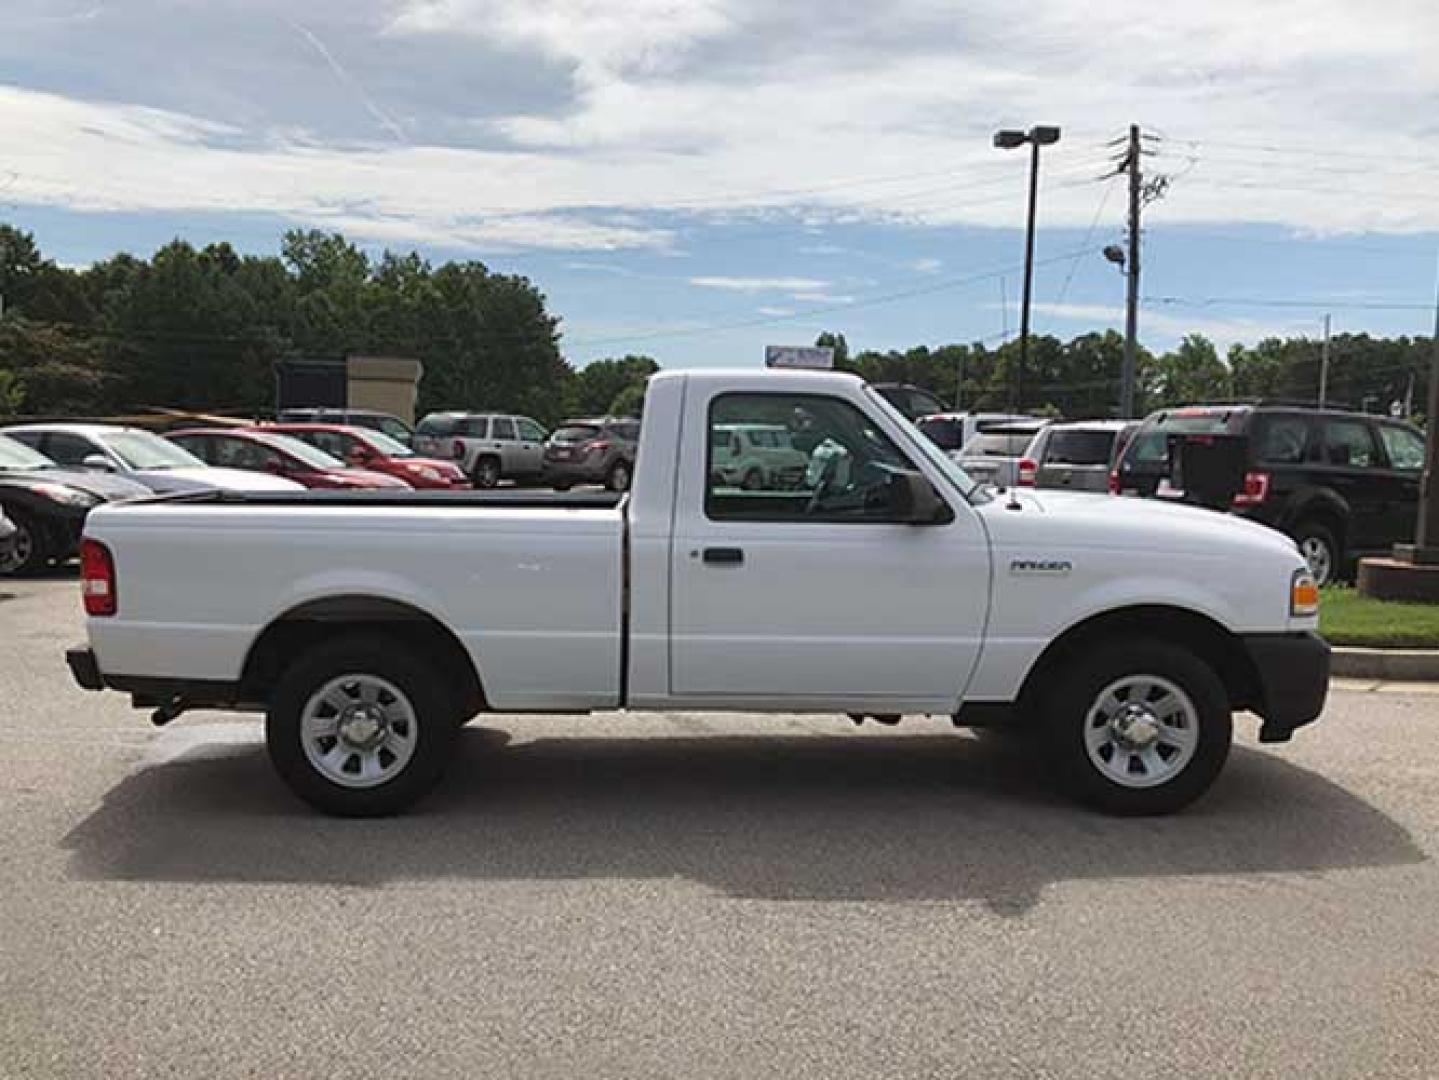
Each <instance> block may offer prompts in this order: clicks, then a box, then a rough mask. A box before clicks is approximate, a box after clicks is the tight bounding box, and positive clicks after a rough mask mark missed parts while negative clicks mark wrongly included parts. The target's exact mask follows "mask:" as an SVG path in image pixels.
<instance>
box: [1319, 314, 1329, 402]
mask: <svg viewBox="0 0 1439 1080" xmlns="http://www.w3.org/2000/svg"><path fill="white" fill-rule="evenodd" d="M1328 397H1329V316H1328V315H1325V316H1324V350H1323V352H1321V353H1320V354H1319V407H1320V408H1321V409H1322V408H1324V402H1325V401H1326V400H1328Z"/></svg>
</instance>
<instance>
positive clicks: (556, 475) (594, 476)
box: [543, 457, 613, 483]
mask: <svg viewBox="0 0 1439 1080" xmlns="http://www.w3.org/2000/svg"><path fill="white" fill-rule="evenodd" d="M611 464H613V461H612V460H609V459H606V458H603V457H601V458H596V459H594V460H593V461H590V460H588V459H585V458H581V459H580V460H579V461H550V460H548V459H546V461H545V464H544V473H543V475H544V478H545V479H546V480H570V481H573V482H574V483H599V482H600V481H601V480H603V479H604V478H605V477H606V476H607V475H609V471H610V465H611Z"/></svg>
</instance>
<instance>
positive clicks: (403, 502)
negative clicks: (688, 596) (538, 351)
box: [132, 488, 625, 510]
mask: <svg viewBox="0 0 1439 1080" xmlns="http://www.w3.org/2000/svg"><path fill="white" fill-rule="evenodd" d="M624 497H625V496H624V495H623V494H621V493H618V492H613V491H566V492H560V491H532V490H528V489H524V488H514V489H509V490H505V491H494V490H491V491H400V490H396V489H392V488H383V489H378V490H374V491H326V490H310V491H192V492H180V493H178V494H174V495H157V496H156V497H155V498H153V499H137V500H135V502H134V503H132V505H135V504H152V505H153V504H164V503H176V504H181V505H185V506H194V505H196V504H197V503H198V504H204V505H214V506H250V507H254V506H339V507H349V506H390V507H415V508H426V507H429V508H434V507H443V508H447V509H449V508H454V507H491V508H495V509H501V510H536V509H538V510H544V509H551V510H555V509H558V510H564V509H572V510H613V509H614V508H615V507H617V506H619V505H620V503H621V502H622V501H623V500H624Z"/></svg>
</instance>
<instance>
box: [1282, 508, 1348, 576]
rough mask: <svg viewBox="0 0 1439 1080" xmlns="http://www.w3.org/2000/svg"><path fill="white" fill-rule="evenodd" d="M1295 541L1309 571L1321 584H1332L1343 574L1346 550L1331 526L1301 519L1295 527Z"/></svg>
mask: <svg viewBox="0 0 1439 1080" xmlns="http://www.w3.org/2000/svg"><path fill="white" fill-rule="evenodd" d="M1294 542H1295V543H1296V544H1298V545H1299V553H1300V554H1301V555H1303V556H1304V561H1305V562H1306V563H1308V564H1309V572H1310V573H1311V574H1313V575H1314V580H1315V581H1316V582H1317V583H1318V584H1320V585H1331V584H1333V583H1334V582H1335V581H1337V580H1339V578H1340V577H1341V576H1342V570H1343V566H1344V551H1343V549H1342V548H1341V547H1340V546H1339V541H1338V540H1337V539H1336V538H1335V536H1334V531H1333V530H1332V529H1330V528H1329V526H1327V525H1324V524H1321V523H1320V522H1318V521H1301V522H1300V523H1299V524H1298V525H1297V526H1296V527H1295V529H1294Z"/></svg>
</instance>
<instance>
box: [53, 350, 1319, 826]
mask: <svg viewBox="0 0 1439 1080" xmlns="http://www.w3.org/2000/svg"><path fill="white" fill-rule="evenodd" d="M745 424H750V425H774V424H783V425H786V426H787V427H788V428H789V430H790V431H791V432H792V433H793V434H792V440H791V441H792V442H793V444H794V445H795V446H796V447H797V448H798V449H799V450H801V451H802V452H806V453H808V452H811V451H812V450H813V449H814V448H815V447H819V446H821V445H822V446H823V448H824V455H823V463H822V465H821V466H820V467H819V468H818V469H811V470H810V475H809V476H808V477H807V478H806V480H805V481H804V483H803V484H802V485H801V486H800V487H799V488H796V487H794V486H793V485H792V484H786V485H777V484H776V485H767V486H761V487H754V486H748V487H747V486H745V485H743V484H740V483H738V482H735V481H734V480H733V479H727V478H726V477H724V476H723V475H722V474H721V473H720V471H718V470H715V469H714V468H713V467H712V461H713V447H712V445H711V444H712V442H713V441H714V439H715V438H716V435H715V433H716V432H717V431H724V430H726V429H732V428H733V427H734V426H735V425H745ZM837 448H838V449H837ZM82 579H83V593H84V601H85V606H86V611H87V613H88V632H89V645H88V647H81V648H76V649H72V650H70V653H69V655H68V660H69V664H70V667H71V670H72V672H73V673H74V675H75V678H76V680H77V681H78V682H79V683H80V685H81V686H83V687H85V688H86V689H91V690H99V689H105V688H109V689H114V690H120V691H125V692H128V693H130V694H131V695H132V696H133V700H134V703H135V704H136V705H137V706H139V707H147V708H153V709H155V715H154V719H155V722H157V723H165V722H167V721H169V720H171V719H173V718H174V717H176V716H178V715H179V714H180V713H181V712H183V711H185V710H188V709H194V708H220V709H241V710H245V709H254V710H264V711H265V712H266V714H267V723H266V741H267V745H268V749H269V753H270V757H271V759H272V761H273V762H274V765H275V767H276V768H277V770H278V771H279V773H280V775H281V776H282V777H283V778H284V780H285V781H286V782H287V783H288V784H289V785H290V787H291V788H292V789H293V790H294V791H295V792H296V793H297V794H299V795H300V796H301V797H302V798H304V799H306V800H307V801H309V802H310V803H311V804H313V805H314V806H316V807H319V808H320V809H322V810H326V811H330V812H334V813H340V814H351V815H369V814H384V813H391V812H394V811H397V810H400V809H402V808H404V807H406V806H407V805H409V804H410V803H412V802H413V801H414V800H416V799H417V798H418V797H420V796H421V795H422V794H423V793H424V792H425V791H426V790H428V789H429V788H430V787H432V786H433V785H434V784H435V783H436V781H437V780H438V779H439V777H440V775H441V773H442V771H443V769H444V767H445V765H446V763H447V759H448V758H449V756H450V746H451V739H452V737H453V735H454V733H455V731H456V729H457V728H458V727H459V726H460V725H461V724H463V723H464V722H465V721H467V720H469V719H470V718H472V717H473V716H475V715H476V714H478V713H480V712H484V711H492V712H501V713H527V712H533V713H557V712H584V711H590V710H608V709H683V710H755V711H771V712H801V711H802V712H823V713H835V714H850V715H851V717H852V718H865V717H874V718H877V719H882V720H885V721H892V720H894V719H895V718H896V717H897V716H901V715H903V714H934V715H943V716H952V717H953V718H954V721H955V723H956V724H959V725H973V726H981V725H983V726H993V725H998V724H1029V725H1031V726H1032V729H1033V731H1032V733H1033V735H1034V736H1035V737H1037V738H1039V739H1040V740H1042V741H1041V743H1040V745H1042V746H1044V747H1046V748H1047V749H1048V751H1049V756H1050V757H1051V759H1052V761H1053V763H1054V764H1055V765H1057V766H1058V771H1059V775H1060V777H1061V778H1062V779H1063V780H1064V781H1066V782H1067V784H1068V785H1069V786H1070V788H1071V789H1072V790H1073V791H1074V792H1075V793H1076V794H1077V795H1078V796H1080V797H1081V798H1082V799H1083V800H1085V801H1087V802H1089V803H1090V804H1093V805H1097V806H1099V807H1101V808H1104V809H1107V810H1111V811H1115V812H1119V813H1160V812H1167V811H1172V810H1176V809H1178V808H1180V807H1182V806H1184V805H1186V804H1187V803H1189V802H1191V801H1192V800H1193V799H1195V798H1196V797H1198V796H1199V795H1200V794H1201V793H1203V792H1204V791H1205V790H1206V789H1207V788H1208V787H1209V786H1210V784H1211V783H1212V782H1213V780H1214V779H1215V777H1216V775H1217V774H1218V773H1219V771H1220V769H1221V767H1222V766H1223V764H1224V761H1225V759H1226V757H1227V755H1228V752H1229V746H1230V739H1231V720H1230V717H1231V712H1233V711H1235V710H1250V711H1252V712H1254V713H1257V714H1258V715H1259V716H1260V717H1261V718H1262V726H1261V727H1260V729H1259V737H1260V740H1261V741H1263V742H1283V741H1286V740H1288V739H1289V738H1290V735H1291V733H1292V732H1293V730H1294V729H1295V728H1297V727H1299V726H1301V725H1303V724H1306V723H1309V722H1310V721H1312V720H1314V719H1316V718H1317V717H1318V716H1319V714H1320V712H1321V710H1322V708H1323V704H1324V698H1325V694H1326V690H1327V685H1328V667H1329V650H1328V648H1327V647H1326V646H1325V644H1324V643H1323V641H1322V640H1320V639H1319V638H1318V637H1317V636H1316V634H1315V632H1314V631H1315V626H1316V621H1317V617H1316V611H1317V607H1318V592H1317V590H1316V588H1315V586H1314V582H1313V580H1312V579H1311V578H1310V577H1309V574H1308V571H1307V570H1306V567H1305V563H1304V560H1303V559H1302V558H1301V557H1300V556H1299V553H1298V551H1297V550H1296V549H1295V547H1294V544H1293V542H1292V541H1290V540H1289V539H1287V538H1286V537H1284V536H1282V535H1281V534H1279V533H1277V532H1274V531H1273V530H1270V529H1266V528H1264V527H1263V526H1261V525H1255V524H1253V523H1251V522H1247V521H1242V520H1238V519H1236V518H1233V517H1230V516H1228V515H1223V514H1215V513H1210V512H1208V511H1205V510H1199V509H1194V508H1189V507H1183V506H1169V505H1164V504H1160V503H1156V502H1154V501H1152V500H1139V499H1124V498H1117V497H1110V496H1103V495H1084V494H1071V493H1068V492H1042V493H1035V492H1032V491H1008V492H1003V491H996V490H994V489H992V488H985V487H982V486H979V485H976V484H974V483H973V482H972V481H971V480H970V479H969V478H968V477H967V476H966V475H965V474H964V473H963V471H962V470H961V469H960V468H959V467H958V466H957V465H956V464H955V463H954V462H952V461H951V460H950V459H949V458H948V457H947V456H946V455H945V454H944V453H943V452H942V451H940V450H939V449H938V448H936V447H935V446H934V445H933V444H931V443H930V442H928V441H927V440H926V439H925V438H924V437H923V436H922V435H921V434H920V433H919V432H918V431H917V430H916V429H915V428H914V427H913V426H912V425H911V424H910V423H909V421H908V420H906V419H905V418H904V416H903V415H902V414H900V413H899V412H898V411H897V410H896V409H894V408H893V407H892V406H891V405H889V404H888V403H887V402H886V401H885V400H884V399H883V398H882V397H880V396H879V395H878V394H877V393H876V392H874V391H873V390H872V389H871V388H870V387H868V386H867V385H865V384H864V383H863V382H862V381H860V380H859V379H857V378H854V377H851V376H848V375H843V374H834V373H818V372H801V371H794V372H743V373H734V372H705V373H697V372H684V373H674V374H661V375H658V376H655V377H654V378H653V379H652V380H651V382H650V387H649V394H648V396H647V398H646V400H645V412H644V429H643V433H642V436H641V441H640V448H639V454H638V462H637V467H636V472H635V476H634V486H633V489H632V491H631V492H630V493H629V494H628V495H626V496H618V495H615V496H610V495H594V496H588V495H575V494H571V495H534V494H529V493H523V492H520V493H514V494H508V493H503V492H501V493H485V494H481V493H468V492H465V493H448V492H418V491H417V492H401V493H389V492H370V493H353V494H352V493H339V492H334V493H322V492H304V493H298V494H294V495H290V494H255V493H228V492H216V493H208V494H202V495H192V496H174V497H168V498H158V499H154V500H149V501H140V502H134V503H127V504H124V505H117V506H113V507H112V506H105V507H101V508H99V509H97V510H96V511H95V512H94V513H92V514H91V515H90V518H89V522H88V524H87V526H86V532H85V542H84V544H83V552H82ZM855 749H856V752H863V747H862V746H861V745H858V744H857V745H856V748H855Z"/></svg>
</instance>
